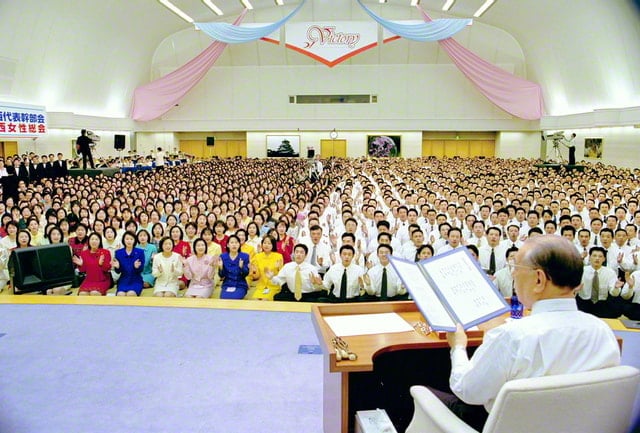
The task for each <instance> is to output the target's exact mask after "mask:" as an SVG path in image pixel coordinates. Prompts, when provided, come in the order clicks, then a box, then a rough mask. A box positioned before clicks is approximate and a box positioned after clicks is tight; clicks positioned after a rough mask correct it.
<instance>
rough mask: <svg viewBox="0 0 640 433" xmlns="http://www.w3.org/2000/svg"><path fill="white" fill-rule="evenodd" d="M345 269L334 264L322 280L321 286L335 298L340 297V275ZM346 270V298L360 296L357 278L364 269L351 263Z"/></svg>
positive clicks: (339, 264)
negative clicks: (330, 291)
mask: <svg viewBox="0 0 640 433" xmlns="http://www.w3.org/2000/svg"><path fill="white" fill-rule="evenodd" d="M344 269H345V267H344V266H342V263H336V264H335V265H332V266H331V267H330V268H329V270H328V271H327V273H326V274H324V278H323V280H322V285H323V286H324V288H325V289H326V290H332V288H331V286H332V285H333V290H332V293H333V295H334V296H335V297H336V298H339V297H340V284H341V282H342V273H343V271H344ZM346 269H347V298H353V297H355V296H360V282H359V281H358V277H361V276H362V275H364V269H363V268H362V267H360V266H358V265H356V264H355V263H353V262H352V263H351V264H350V265H349V267H347V268H346Z"/></svg>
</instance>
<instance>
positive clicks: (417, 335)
mask: <svg viewBox="0 0 640 433" xmlns="http://www.w3.org/2000/svg"><path fill="white" fill-rule="evenodd" d="M311 313H312V314H313V318H314V320H313V324H314V326H315V327H316V333H317V334H318V338H319V339H320V340H321V342H320V343H321V344H322V345H323V346H324V348H323V349H324V350H325V351H326V352H325V353H328V354H329V358H330V362H329V371H331V372H354V371H372V370H373V359H374V358H375V357H376V355H378V354H380V353H384V352H386V351H394V350H404V349H424V348H441V347H448V344H447V340H445V339H442V338H440V337H439V336H438V334H437V333H435V332H432V333H430V334H429V335H424V334H423V333H422V332H419V331H415V330H414V331H408V332H397V333H388V334H374V335H354V336H350V337H342V339H343V340H344V341H345V342H346V343H347V344H348V345H349V349H350V350H351V352H354V353H355V354H357V355H358V359H356V360H355V361H349V360H342V361H337V360H336V354H335V351H334V348H333V345H332V343H331V340H332V339H333V338H334V337H336V335H335V334H334V333H333V331H332V330H331V328H330V327H329V325H328V324H327V322H326V321H325V320H324V317H329V316H343V315H349V314H377V313H397V314H398V315H400V316H401V317H402V318H403V319H405V320H406V321H407V322H408V323H410V324H411V325H413V324H415V323H417V322H424V318H423V316H422V314H421V313H420V311H418V307H417V306H416V304H415V303H414V302H413V301H406V302H363V303H350V304H318V305H313V306H312V307H311ZM499 320H503V319H499ZM494 326H495V325H494ZM481 341H482V338H470V340H469V342H470V344H471V345H474V344H476V345H478V344H480V342H481Z"/></svg>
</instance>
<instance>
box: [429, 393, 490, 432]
mask: <svg viewBox="0 0 640 433" xmlns="http://www.w3.org/2000/svg"><path fill="white" fill-rule="evenodd" d="M429 390H430V391H431V392H433V393H434V394H435V396H436V397H438V398H439V399H440V401H441V402H442V403H444V405H445V406H447V407H448V408H449V410H450V411H451V412H453V413H454V414H455V415H456V416H457V417H458V418H460V419H461V420H462V421H464V422H465V423H467V424H468V425H470V426H471V427H473V428H474V429H476V430H477V431H482V429H483V428H484V425H485V423H486V422H487V417H488V416H489V413H487V410H486V409H485V408H484V406H480V405H475V404H467V403H465V402H464V401H462V400H460V399H459V398H458V397H456V395H455V394H452V393H449V392H444V391H440V390H438V389H435V388H429Z"/></svg>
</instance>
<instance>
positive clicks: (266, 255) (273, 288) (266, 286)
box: [249, 236, 284, 301]
mask: <svg viewBox="0 0 640 433" xmlns="http://www.w3.org/2000/svg"><path fill="white" fill-rule="evenodd" d="M283 264H284V263H283V259H282V254H280V253H279V252H277V251H276V240H275V239H273V238H272V237H270V236H265V238H264V239H263V240H262V252H260V253H258V254H256V255H255V256H254V257H253V260H252V261H251V266H250V267H249V270H250V273H249V275H251V278H253V280H254V281H256V290H255V291H254V292H253V296H252V297H251V298H252V299H259V300H265V301H273V296H274V295H275V294H276V293H278V292H279V291H280V286H279V285H277V284H274V283H272V282H271V280H270V278H269V276H268V275H267V274H270V275H274V274H277V273H278V272H279V271H280V269H282V266H283ZM266 271H269V272H266Z"/></svg>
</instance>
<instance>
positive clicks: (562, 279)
mask: <svg viewBox="0 0 640 433" xmlns="http://www.w3.org/2000/svg"><path fill="white" fill-rule="evenodd" d="M520 253H521V257H522V260H521V263H522V264H526V265H527V266H531V267H533V268H537V269H541V270H542V271H544V273H545V274H546V275H547V278H548V279H549V280H550V281H551V283H552V284H553V285H555V286H556V287H558V288H566V289H568V290H573V289H575V288H576V287H578V286H579V285H580V283H581V282H582V272H583V270H584V264H583V262H582V257H580V254H578V250H577V249H576V248H575V247H574V246H573V244H572V243H571V242H569V241H568V240H567V239H566V238H563V237H560V236H555V235H545V236H536V237H534V238H530V239H528V240H527V241H526V242H525V243H524V245H523V246H522V248H521V250H520Z"/></svg>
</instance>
